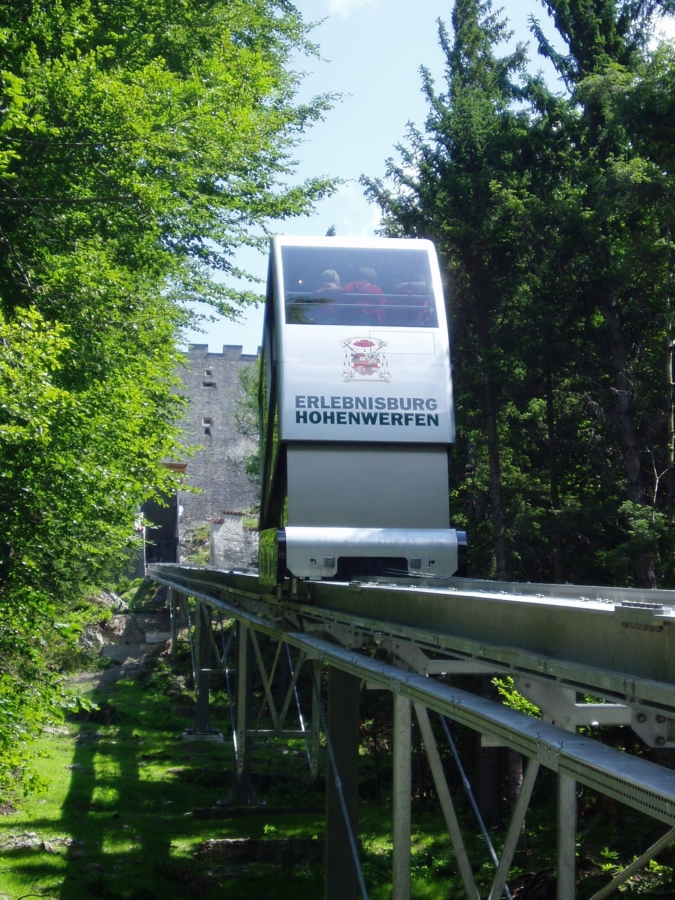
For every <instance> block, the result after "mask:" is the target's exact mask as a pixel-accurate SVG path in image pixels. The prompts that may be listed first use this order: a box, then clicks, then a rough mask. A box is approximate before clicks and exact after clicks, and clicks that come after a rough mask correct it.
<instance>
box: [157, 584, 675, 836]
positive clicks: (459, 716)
mask: <svg viewBox="0 0 675 900" xmlns="http://www.w3.org/2000/svg"><path fill="white" fill-rule="evenodd" d="M157 568H159V567H154V569H157ZM162 568H168V567H162ZM174 568H175V567H174ZM152 574H153V577H156V578H158V575H159V573H155V571H153V573H152ZM222 574H223V573H220V575H221V577H222ZM178 576H179V573H178V572H175V573H174V580H175V579H177V578H178ZM158 580H163V581H164V583H167V582H168V573H167V574H166V575H165V574H163V575H162V576H161V579H160V578H158ZM186 582H187V579H186V581H185V582H182V583H180V584H177V583H175V584H174V585H173V586H176V587H178V588H179V589H182V590H184V591H189V592H190V593H191V594H193V595H194V596H197V597H200V598H201V599H205V600H207V601H209V602H210V603H212V604H213V605H214V606H216V607H218V608H220V609H223V610H226V611H227V612H228V613H229V614H230V615H232V616H234V617H235V618H237V619H239V620H240V621H241V622H244V623H246V624H247V625H248V626H249V627H251V628H254V629H255V630H256V631H260V632H263V633H265V634H268V635H270V636H271V637H274V638H275V639H277V640H279V639H282V640H284V641H287V642H288V643H289V644H291V645H293V646H295V647H298V648H299V649H302V650H305V652H306V653H307V655H308V656H310V657H315V658H317V659H321V660H323V661H324V662H326V663H329V664H330V665H331V666H334V667H336V668H339V669H341V670H342V671H345V672H348V673H349V674H352V675H355V676H356V677H358V678H362V679H366V680H367V681H368V682H371V683H375V684H379V685H380V686H381V687H383V688H386V689H388V690H392V691H394V692H395V693H401V694H402V695H404V696H405V697H407V698H408V699H410V700H412V701H413V702H417V703H420V704H422V705H423V706H425V707H428V708H430V709H434V710H436V711H437V712H440V713H441V714H443V715H445V716H447V717H448V718H449V719H452V720H454V721H456V722H460V723H461V724H464V725H466V726H467V727H469V728H472V729H474V730H476V731H479V732H480V733H481V734H491V735H494V736H495V737H497V738H498V739H500V740H501V741H502V742H503V743H504V744H505V745H506V746H508V747H512V748H513V749H515V750H517V751H518V752H520V753H522V754H523V755H525V756H527V757H529V758H531V759H537V760H539V761H540V762H541V764H542V765H544V766H546V767H548V768H550V769H552V770H553V771H556V772H559V773H562V774H563V775H564V776H567V777H568V778H571V779H573V780H576V781H579V782H580V783H582V784H585V785H588V786H589V787H592V788H594V789H596V790H598V791H600V792H601V793H604V794H607V795H608V796H611V797H614V798H615V799H616V800H618V801H619V802H622V803H625V804H627V805H629V806H632V807H633V808H635V809H639V810H640V811H642V812H644V813H646V814H647V815H650V816H652V817H654V818H656V819H659V820H661V821H663V822H667V823H668V824H670V825H675V772H671V771H670V770H667V769H663V768H661V767H660V766H656V765H654V764H652V763H648V762H646V761H645V760H642V759H638V758H635V757H632V756H629V755H628V754H625V753H620V752H618V751H616V750H612V749H611V748H609V747H605V746H603V745H602V744H598V743H597V742H595V741H592V740H590V739H588V738H586V737H585V736H582V735H577V734H572V733H570V732H567V731H564V730H562V729H560V728H557V727H556V726H554V725H550V724H548V723H546V722H543V721H541V720H539V719H534V718H531V717H529V716H526V715H524V714H522V713H519V712H517V711H515V710H512V709H508V708H506V707H504V706H501V705H499V704H496V703H493V702H492V701H490V700H485V699H483V698H481V697H476V696H474V695H472V694H469V693H467V692H466V691H461V690H459V689H457V688H454V687H450V686H448V685H445V684H442V683H439V682H437V681H433V680H432V679H430V678H427V677H424V676H420V675H413V674H411V673H407V672H402V671H401V670H400V669H398V668H396V667H395V666H392V665H390V664H388V663H384V662H380V661H378V660H374V659H371V658H369V657H366V656H364V655H363V654H359V653H357V652H356V651H354V650H346V649H344V648H341V647H337V646H335V645H334V644H331V643H330V642H328V641H326V640H323V639H321V638H318V637H315V636H313V635H306V634H303V633H300V632H296V631H290V630H289V631H286V630H285V629H284V627H283V609H282V608H281V607H274V608H272V612H271V613H270V614H271V615H272V616H276V619H277V621H275V620H274V619H273V618H272V619H267V618H263V617H262V616H258V615H256V614H255V613H251V612H248V611H246V610H244V609H242V608H241V607H240V606H238V605H237V603H236V600H235V601H234V602H233V601H228V600H225V599H223V597H222V594H221V592H222V591H223V588H222V586H221V587H219V588H218V587H214V586H211V588H210V592H209V593H207V592H206V591H205V590H204V588H203V587H202V588H198V587H197V586H196V585H194V584H191V585H188V584H187V583H186ZM207 586H208V585H207ZM252 599H254V600H255V599H258V600H259V599H260V598H256V597H255V595H252ZM261 608H262V607H261Z"/></svg>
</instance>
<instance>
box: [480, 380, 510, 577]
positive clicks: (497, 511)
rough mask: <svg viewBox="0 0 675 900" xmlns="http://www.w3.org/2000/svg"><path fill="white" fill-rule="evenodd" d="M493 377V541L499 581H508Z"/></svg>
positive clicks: (489, 410) (488, 410)
mask: <svg viewBox="0 0 675 900" xmlns="http://www.w3.org/2000/svg"><path fill="white" fill-rule="evenodd" d="M496 406H497V404H496V402H495V389H494V382H493V380H492V375H491V374H490V372H486V373H485V424H486V431H487V445H488V457H489V460H490V499H491V500H492V535H493V537H492V541H493V546H494V553H495V561H496V563H497V580H498V581H506V580H507V579H508V571H507V567H506V543H505V539H504V538H505V532H506V528H505V526H504V506H503V504H502V473H501V468H500V464H499V436H498V432H497V409H496Z"/></svg>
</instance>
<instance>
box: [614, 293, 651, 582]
mask: <svg viewBox="0 0 675 900" xmlns="http://www.w3.org/2000/svg"><path fill="white" fill-rule="evenodd" d="M604 314H605V321H606V322H607V327H608V330H609V346H610V352H611V356H612V366H613V368H614V391H615V393H616V398H617V399H616V417H617V420H618V422H619V433H620V435H621V456H622V458H623V465H624V469H625V471H626V477H627V480H628V484H627V494H628V499H629V500H630V501H631V502H632V503H636V504H644V502H645V492H644V485H643V483H642V473H641V471H640V452H639V446H638V436H637V429H636V428H635V419H634V417H633V402H634V399H635V396H634V393H633V388H632V385H631V381H630V378H629V377H628V368H627V365H626V348H625V346H624V340H623V330H622V327H621V315H620V312H619V303H618V300H617V298H616V296H615V295H614V294H612V295H611V296H610V297H609V299H608V300H607V303H606V304H605V309H604ZM634 566H635V573H636V576H637V583H638V587H643V588H653V587H655V584H656V576H655V573H654V559H653V556H652V553H651V552H650V551H649V550H647V549H640V550H638V551H637V552H636V555H635V560H634Z"/></svg>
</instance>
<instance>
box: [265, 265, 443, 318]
mask: <svg viewBox="0 0 675 900" xmlns="http://www.w3.org/2000/svg"><path fill="white" fill-rule="evenodd" d="M281 259H282V266H283V273H284V297H285V307H286V324H287V325H356V326H358V325H366V326H373V325H387V326H400V327H405V328H416V327H417V328H436V327H438V317H437V314H436V304H435V302H434V295H433V291H432V287H431V269H430V267H429V256H428V254H427V251H426V250H414V249H413V250H409V249H405V250H404V249H401V250H394V249H390V248H387V249H369V248H362V249H361V248H352V247H335V248H332V247H282V249H281Z"/></svg>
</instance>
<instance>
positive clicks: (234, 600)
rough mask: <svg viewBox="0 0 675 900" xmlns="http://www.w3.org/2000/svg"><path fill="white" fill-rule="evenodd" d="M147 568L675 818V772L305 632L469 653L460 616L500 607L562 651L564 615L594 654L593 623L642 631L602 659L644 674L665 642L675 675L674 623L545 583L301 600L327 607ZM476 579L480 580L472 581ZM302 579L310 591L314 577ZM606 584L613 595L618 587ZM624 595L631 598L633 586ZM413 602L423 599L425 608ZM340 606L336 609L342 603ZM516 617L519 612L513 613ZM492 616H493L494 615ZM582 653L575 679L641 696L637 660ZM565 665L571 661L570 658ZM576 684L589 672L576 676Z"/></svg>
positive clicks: (236, 581)
mask: <svg viewBox="0 0 675 900" xmlns="http://www.w3.org/2000/svg"><path fill="white" fill-rule="evenodd" d="M149 574H150V575H151V577H152V578H154V579H155V580H156V581H159V582H161V583H163V584H165V585H168V586H170V587H172V588H175V589H176V590H178V591H182V592H184V593H189V594H191V595H193V596H195V597H196V598H199V599H201V600H203V601H205V602H207V603H209V604H211V605H212V606H214V607H215V608H217V609H220V610H223V611H225V612H227V613H228V614H230V615H231V616H233V617H234V618H236V619H238V620H240V621H241V622H244V623H245V624H247V625H248V626H249V627H250V628H251V629H254V630H255V631H258V632H262V633H264V634H267V635H269V636H270V637H273V638H275V639H277V640H283V641H285V642H287V643H288V644H291V645H293V646H295V647H298V648H300V649H301V650H303V651H304V652H305V653H306V654H307V655H308V656H309V657H312V658H317V659H320V660H322V661H325V662H327V663H329V664H330V665H331V666H334V667H336V668H338V669H341V670H342V671H345V672H348V673H350V674H352V675H355V676H357V677H359V678H361V679H365V680H367V681H368V683H369V684H371V685H374V686H378V687H381V688H385V689H387V690H391V691H393V692H395V693H396V694H399V695H402V696H405V697H406V698H408V699H409V700H411V701H413V702H415V703H418V704H420V705H422V706H424V707H427V708H429V709H433V710H436V711H437V712H440V713H441V714H443V715H445V716H447V717H448V718H450V719H452V720H454V721H455V722H459V723H461V724H464V725H466V726H468V727H469V728H472V729H475V730H477V731H479V732H481V733H483V734H488V735H492V736H494V737H496V738H498V739H499V740H500V741H501V742H502V743H503V744H505V745H506V746H509V747H512V748H513V749H515V750H517V751H519V752H520V753H522V754H523V755H525V756H527V757H529V758H530V759H534V760H537V761H538V762H540V763H541V764H542V765H544V766H546V767H547V768H549V769H552V770H553V771H556V772H558V773H560V774H561V775H565V776H567V777H568V778H571V779H573V780H574V781H579V782H581V783H582V784H585V785H588V786H589V787H592V788H594V789H596V790H599V791H600V792H601V793H604V794H607V795H609V796H611V797H613V798H615V799H616V800H619V801H620V802H622V803H625V804H627V805H629V806H632V807H634V808H635V809H638V810H640V811H642V812H644V813H646V814H647V815H649V816H651V817H653V818H656V819H659V820H661V821H663V822H667V823H669V824H671V825H672V824H675V772H672V771H670V770H667V769H664V768H662V767H660V766H656V765H654V764H652V763H649V762H646V761H645V760H642V759H638V758H635V757H631V756H629V755H627V754H625V753H621V752H618V751H616V750H613V749H611V748H609V747H605V746H603V745H602V744H599V743H597V742H596V741H593V740H590V739H589V738H586V737H584V736H582V735H577V734H575V733H574V732H570V731H566V730H563V729H561V728H558V727H556V726H554V725H550V724H548V723H546V722H544V721H542V720H540V719H534V718H532V717H530V716H527V715H524V714H522V713H519V712H516V711H515V710H512V709H508V708H506V707H504V706H501V705H499V704H495V703H493V702H491V701H489V700H485V699H483V698H480V697H477V696H475V695H473V694H470V693H467V692H466V691H462V690H459V689H458V688H455V687H450V686H449V685H447V684H443V683H441V682H438V681H434V680H433V679H431V678H428V677H426V676H424V675H418V674H416V673H412V672H406V671H402V670H401V668H398V667H396V666H393V665H391V664H390V663H387V662H381V661H378V660H375V659H372V658H370V657H369V656H367V655H365V654H364V653H361V652H358V651H357V650H354V649H347V648H345V647H340V646H337V645H336V644H334V643H331V642H330V641H328V640H325V639H324V638H321V637H317V636H316V635H314V634H308V633H307V632H306V630H304V631H303V630H302V628H303V627H304V628H305V629H306V627H307V625H308V624H310V625H311V622H312V621H320V622H321V627H322V630H323V631H327V632H329V633H330V630H331V628H334V629H339V628H340V627H345V626H347V625H348V626H349V633H350V634H351V635H352V639H353V641H354V642H355V643H357V644H358V643H366V641H365V640H363V638H364V637H365V636H366V634H367V635H368V636H370V638H371V639H372V638H374V637H377V638H378V639H381V640H384V639H389V640H391V639H392V638H395V637H397V636H401V635H402V634H405V636H406V638H410V637H411V636H412V637H414V638H415V639H416V640H417V641H419V642H422V643H424V644H425V645H427V646H430V647H433V648H434V649H437V650H438V649H446V648H448V649H453V650H455V651H457V650H458V649H459V645H461V646H462V648H463V650H462V652H464V653H466V652H467V650H466V647H467V645H468V644H471V643H472V641H471V640H470V639H469V638H465V637H459V638H458V637H456V636H454V635H453V634H452V628H453V627H455V623H457V628H458V629H459V630H463V629H468V628H471V629H472V630H473V631H479V630H480V628H481V627H482V628H484V629H485V630H486V631H488V632H490V633H494V630H495V623H494V617H495V616H498V617H499V619H500V621H501V622H502V623H503V624H504V627H505V628H507V627H508V632H507V634H508V637H509V638H510V639H511V640H514V641H515V640H516V638H517V635H518V629H517V625H518V624H519V625H520V626H521V627H523V628H524V634H523V641H522V643H523V644H530V645H535V644H536V642H537V639H539V640H542V641H545V642H546V645H547V647H548V648H549V652H551V651H555V650H556V642H555V634H556V629H558V632H557V633H558V637H559V638H560V645H559V646H561V647H563V648H566V647H567V646H568V645H569V640H570V634H569V633H566V632H564V633H562V634H560V629H561V627H562V626H561V623H563V624H564V625H565V628H567V629H572V627H573V625H574V623H576V629H577V633H579V634H580V641H579V642H580V643H581V644H582V645H583V646H584V647H587V648H588V650H587V651H586V652H588V654H589V655H590V642H589V640H588V635H587V634H585V633H584V631H583V629H584V628H588V629H591V628H592V629H593V630H594V634H595V639H596V641H598V640H600V637H599V635H603V640H610V639H611V638H612V637H613V636H616V635H619V636H625V635H626V634H628V635H631V636H632V635H635V638H636V643H638V644H639V650H640V652H629V649H630V648H629V647H627V646H625V643H626V642H625V641H624V646H623V647H622V648H620V650H619V651H617V652H616V653H615V654H614V655H612V652H611V648H605V651H604V652H603V649H602V646H601V645H598V646H597V647H596V649H597V650H598V652H599V653H600V655H601V657H602V659H603V661H604V662H608V661H609V662H611V661H615V663H616V664H617V665H618V664H619V663H620V662H621V661H623V662H624V663H631V664H634V665H635V666H636V668H637V670H638V671H639V670H640V668H641V667H644V666H647V665H648V662H649V660H648V656H647V650H648V648H649V647H652V650H653V651H658V653H656V654H655V655H657V657H658V659H657V664H656V665H654V662H653V661H652V663H651V665H652V666H653V670H654V671H655V672H656V673H657V674H659V675H661V674H664V675H665V674H666V672H665V670H664V669H662V668H660V663H659V660H661V659H662V657H663V663H664V665H665V663H666V662H667V665H668V667H670V665H672V663H670V661H666V660H665V649H664V648H663V647H661V645H660V644H659V643H658V641H663V642H664V644H666V645H667V646H669V643H670V641H671V640H672V637H671V630H670V625H664V626H663V628H662V629H661V630H656V631H649V630H648V631H644V630H640V629H637V630H636V629H624V628H623V625H622V622H623V621H629V622H630V621H635V620H632V619H627V620H626V619H625V617H624V613H623V612H621V611H617V610H616V607H617V604H615V603H612V605H611V608H610V606H609V605H607V608H606V609H605V607H604V606H603V605H602V604H601V603H600V602H599V601H597V600H595V601H591V600H589V601H584V600H576V601H574V600H571V599H560V598H553V599H552V602H551V600H549V601H548V603H544V602H542V601H543V598H541V597H537V596H532V595H533V594H535V593H541V592H536V591H535V588H536V587H538V586H529V585H528V586H522V587H526V588H528V589H531V591H532V593H528V594H523V595H518V594H515V593H512V594H499V593H497V592H494V591H490V592H487V591H486V592H485V593H484V594H483V593H480V592H479V591H477V590H475V588H474V589H472V590H466V589H463V590H462V589H458V590H456V591H448V590H447V589H433V590H428V589H419V588H409V587H403V586H383V585H358V586H355V585H351V586H348V585H342V584H330V583H324V584H320V585H310V586H309V589H308V591H307V593H305V596H304V597H303V599H305V600H314V601H315V603H316V604H317V605H310V604H308V603H307V602H305V603H301V602H299V601H300V594H298V597H297V599H295V600H279V599H276V598H272V597H270V596H265V595H263V594H262V593H261V592H260V591H259V590H258V589H257V578H256V577H255V576H254V575H251V574H244V573H227V572H223V571H220V570H216V569H205V568H195V567H185V566H173V565H162V566H152V567H150V573H149ZM475 584H476V583H475V582H472V583H471V585H472V587H473V586H474V585H475ZM483 584H486V583H483ZM489 584H490V586H492V584H491V583H489ZM302 587H303V588H305V586H304V585H303V586H302ZM519 587H520V586H519ZM584 590H586V589H584ZM603 590H604V591H606V592H608V593H609V591H608V589H603ZM623 593H624V595H625V592H623ZM308 594H309V596H307V595H308ZM359 601H361V602H362V603H363V606H364V607H366V608H367V609H368V610H372V609H373V608H376V609H382V608H383V604H385V602H387V601H388V602H389V603H390V604H391V606H390V610H391V614H392V615H391V619H390V621H389V622H384V621H381V620H379V619H378V620H376V619H370V618H366V617H364V616H356V615H355V614H354V612H353V610H354V608H355V607H356V606H357V605H358V603H359ZM444 601H445V602H446V603H447V609H446V610H444V611H443V610H442V609H441V607H442V604H443V602H444ZM462 602H466V603H467V604H468V605H469V608H470V611H471V612H472V613H473V614H474V615H476V614H478V613H479V612H480V613H481V614H482V616H483V618H482V620H481V621H477V622H472V621H471V616H470V613H469V612H467V613H463V612H462V610H461V603H462ZM406 604H407V605H409V606H410V609H408V608H407V607H406ZM415 604H418V606H417V608H416V607H415ZM500 604H502V605H501V606H500ZM518 604H520V605H518ZM548 604H550V605H548ZM331 605H332V606H333V607H334V609H333V610H331ZM598 607H599V608H598ZM546 609H549V610H550V611H551V612H550V615H551V620H552V624H551V626H550V628H549V629H548V631H550V632H552V633H553V634H549V633H544V631H543V629H542V625H543V620H544V618H545V613H544V610H546ZM620 609H621V608H619V610H620ZM524 611H528V613H529V616H530V620H529V621H530V625H531V627H530V628H525V627H524V626H525V625H526V624H527V622H528V619H527V618H526V617H525V613H524ZM441 613H442V614H441ZM638 613H639V614H640V615H642V616H644V617H645V618H646V617H649V616H650V615H652V613H651V612H648V611H643V610H638ZM434 614H435V615H434ZM660 614H661V615H662V616H663V619H662V620H663V621H666V622H667V619H668V615H667V614H664V612H663V610H660ZM510 615H512V618H509V616H510ZM490 616H492V617H493V618H489V617H490ZM403 619H407V620H409V621H410V622H411V624H409V625H403V624H402V623H401V620H403ZM397 620H398V621H397ZM424 620H426V621H427V622H428V623H429V622H432V623H433V626H434V630H431V629H430V628H429V627H427V628H422V627H421V625H420V624H418V625H417V626H415V625H413V624H412V622H415V621H416V622H417V623H421V621H424ZM556 623H557V624H556ZM584 623H587V624H584ZM436 629H438V630H436ZM603 629H604V630H603ZM359 630H360V631H361V635H359ZM505 636H506V635H505ZM458 642H459V643H458ZM474 643H475V642H474ZM473 653H474V655H475V656H477V658H479V659H480V660H481V661H485V660H487V659H492V658H493V657H494V658H495V659H498V660H500V661H502V660H503V659H504V658H505V654H512V655H513V654H515V655H517V656H518V658H522V659H527V660H530V665H534V664H535V662H536V665H537V666H538V669H537V671H538V672H539V673H542V672H547V673H549V669H548V668H547V666H546V665H543V663H544V662H545V661H544V660H543V659H542V657H538V656H537V655H536V654H533V653H532V652H531V650H522V649H520V648H510V649H508V650H507V649H505V648H504V647H503V646H502V647H499V646H497V645H489V644H487V643H480V644H478V645H477V646H476V647H474V650H473ZM577 656H578V658H579V661H578V662H576V663H574V672H575V673H576V679H586V681H585V683H586V684H590V683H594V681H595V680H597V679H600V680H602V679H603V678H608V677H610V675H611V677H612V678H613V679H614V681H613V682H612V683H613V684H614V683H616V684H624V685H628V684H630V685H632V686H633V687H631V689H630V691H631V693H632V694H633V695H634V696H635V695H637V694H639V692H640V687H641V682H640V681H639V676H638V675H637V674H636V672H635V671H632V670H631V669H629V670H628V671H624V672H622V671H620V670H617V671H615V672H613V673H612V672H608V670H605V671H604V672H603V671H602V670H601V669H599V668H597V667H595V666H591V665H586V664H585V663H584V662H583V660H584V653H581V652H579V653H578V654H577ZM550 659H551V657H549V660H550ZM556 665H562V661H560V662H559V663H556ZM567 665H568V667H569V669H571V668H572V664H567ZM668 670H669V668H668ZM549 674H550V673H549ZM576 683H580V681H578V680H577V681H576ZM654 685H655V687H654V690H656V689H657V688H658V691H659V695H658V696H659V697H660V698H661V699H663V698H667V699H668V698H669V700H670V702H673V697H674V694H673V690H674V686H673V685H672V684H668V683H667V682H665V681H658V682H656V681H655V682H654Z"/></svg>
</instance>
